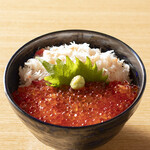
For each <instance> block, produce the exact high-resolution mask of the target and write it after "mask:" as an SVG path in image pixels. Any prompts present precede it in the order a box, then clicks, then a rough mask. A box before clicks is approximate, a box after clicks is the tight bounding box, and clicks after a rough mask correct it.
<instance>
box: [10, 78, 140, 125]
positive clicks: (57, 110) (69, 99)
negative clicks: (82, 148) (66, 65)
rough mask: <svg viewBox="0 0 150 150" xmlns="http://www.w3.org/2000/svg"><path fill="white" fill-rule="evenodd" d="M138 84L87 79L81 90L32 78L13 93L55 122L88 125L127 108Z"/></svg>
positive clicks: (23, 104) (25, 106) (32, 112)
mask: <svg viewBox="0 0 150 150" xmlns="http://www.w3.org/2000/svg"><path fill="white" fill-rule="evenodd" d="M137 92H138V87H137V86H135V85H130V84H129V83H128V82H126V81H124V82H117V81H114V82H110V83H109V84H105V83H101V82H91V83H86V84H85V87H84V88H82V89H80V90H73V89H71V88H70V86H65V85H64V86H62V87H60V88H55V87H51V86H47V85H46V84H45V81H44V80H42V81H33V82H32V84H31V85H30V86H28V87H19V88H18V90H17V91H15V92H14V93H13V97H14V100H15V102H16V103H17V104H18V105H19V107H21V108H22V109H23V110H24V111H26V112H27V113H28V114H30V115H31V116H33V117H35V118H37V119H39V120H42V121H44V122H48V123H51V124H55V125H61V126H73V127H75V126H87V125H92V124H97V123H101V122H104V121H106V120H109V119H111V118H113V117H115V116H117V115H119V114H120V113H121V112H123V111H124V110H126V109H127V108H128V107H129V106H130V105H131V104H132V103H133V101H134V99H135V98H136V96H137Z"/></svg>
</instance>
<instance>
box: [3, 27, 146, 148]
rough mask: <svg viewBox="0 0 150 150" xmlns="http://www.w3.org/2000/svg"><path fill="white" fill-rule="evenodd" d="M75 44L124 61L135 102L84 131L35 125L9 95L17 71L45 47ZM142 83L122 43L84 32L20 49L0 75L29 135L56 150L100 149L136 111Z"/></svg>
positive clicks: (140, 68) (139, 68)
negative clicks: (110, 52)
mask: <svg viewBox="0 0 150 150" xmlns="http://www.w3.org/2000/svg"><path fill="white" fill-rule="evenodd" d="M72 41H75V42H76V43H85V42H86V43H89V44H90V47H92V48H101V50H102V51H107V50H112V49H113V50H115V53H116V55H117V56H118V57H119V58H122V59H124V60H125V62H126V63H128V64H129V65H130V67H131V71H130V77H131V78H132V82H133V83H134V84H136V85H137V86H138V87H139V93H138V96H137V98H136V100H135V102H134V103H133V104H132V105H131V106H130V107H129V108H128V109H127V110H126V111H124V112H123V113H121V114H120V115H118V116H116V117H115V118H113V119H111V120H109V121H106V122H104V123H100V124H97V125H91V126H86V127H61V126H57V125H51V124H48V123H44V122H42V121H39V120H37V119H35V118H33V117H32V116H30V115H28V114H27V113H25V112H24V111H23V110H21V109H20V108H19V107H18V106H17V105H16V103H15V102H14V101H13V98H12V95H11V93H12V92H13V91H15V90H16V89H17V88H18V84H19V76H18V68H19V66H23V64H24V62H25V61H27V60H28V59H29V58H31V57H33V56H34V54H35V52H36V51H37V50H38V49H40V48H43V47H46V46H54V45H55V46H60V45H62V44H69V43H70V42H72ZM145 83H146V72H145V68H144V65H143V63H142V61H141V59H140V58H139V56H138V55H137V54H136V53H135V51H133V50H132V49H131V48H130V47H129V46H128V45H126V44H125V43H123V42H122V41H120V40H118V39H116V38H114V37H111V36H109V35H106V34H102V33H98V32H93V31H86V30H67V31H59V32H53V33H49V34H46V35H43V36H40V37H38V38H36V39H34V40H32V41H30V42H28V43H27V44H25V45H24V46H22V47H21V48H20V49H19V50H18V51H17V52H16V53H15V54H14V55H13V56H12V58H11V59H10V61H9V63H8V65H7V67H6V70H5V75H4V85H5V93H6V95H7V97H8V99H9V102H10V103H11V106H12V108H13V109H14V111H15V112H16V113H17V115H18V116H19V117H20V118H21V120H22V121H23V122H24V123H25V124H26V125H27V126H28V127H29V129H30V131H31V132H32V133H33V134H34V135H35V136H36V137H37V138H38V139H39V140H40V141H42V142H43V143H45V144H47V145H49V146H52V147H55V148H58V149H62V150H63V149H71V150H73V149H91V148H94V147H97V146H100V145H102V144H104V143H106V142H107V141H109V140H110V139H111V138H112V137H114V136H115V135H116V134H117V133H118V132H119V131H120V129H121V128H122V127H123V125H124V124H125V122H126V121H127V120H128V119H129V118H130V116H131V115H132V114H133V113H134V111H135V110H136V108H137V106H138V104H139V102H140V98H141V96H142V94H143V91H144V88H145Z"/></svg>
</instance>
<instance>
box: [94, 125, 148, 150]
mask: <svg viewBox="0 0 150 150" xmlns="http://www.w3.org/2000/svg"><path fill="white" fill-rule="evenodd" d="M146 130H148V131H149V129H148V126H147V127H146V126H145V127H143V128H142V129H139V128H137V127H136V126H135V125H128V126H125V127H124V128H123V129H122V130H121V131H120V133H119V134H118V135H117V136H116V137H114V138H113V139H112V140H111V141H110V142H108V143H106V144H105V145H103V146H102V147H99V148H96V149H94V150H143V149H144V150H149V148H150V132H149V134H148V132H146Z"/></svg>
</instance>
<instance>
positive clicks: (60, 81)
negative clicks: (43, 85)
mask: <svg viewBox="0 0 150 150" xmlns="http://www.w3.org/2000/svg"><path fill="white" fill-rule="evenodd" d="M37 59H38V60H40V61H41V63H42V65H43V66H44V67H45V69H46V70H47V72H48V73H49V74H50V76H47V77H45V78H44V80H45V81H48V82H50V84H49V85H50V86H54V87H59V86H61V85H70V81H71V80H72V79H73V77H75V76H77V75H81V76H82V77H84V79H85V82H96V81H101V82H106V80H107V78H108V76H107V75H105V76H104V75H103V69H101V70H99V71H98V69H97V65H96V63H95V64H94V65H92V62H91V60H90V58H89V57H87V58H86V62H85V63H83V62H82V61H80V60H79V59H78V58H76V62H75V63H74V62H73V61H72V60H71V59H70V58H69V57H68V56H66V63H65V64H64V63H63V61H62V60H60V59H57V60H56V63H57V64H56V65H53V64H50V63H48V62H46V61H44V60H41V59H40V58H37Z"/></svg>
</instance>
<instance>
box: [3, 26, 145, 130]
mask: <svg viewBox="0 0 150 150" xmlns="http://www.w3.org/2000/svg"><path fill="white" fill-rule="evenodd" d="M69 32H81V33H88V34H92V33H93V34H97V35H101V36H104V37H108V38H111V39H113V40H116V41H118V42H121V43H122V44H123V45H125V46H126V47H127V48H128V49H129V50H130V51H131V52H132V53H133V54H134V56H136V57H137V60H138V61H139V63H140V64H141V67H142V70H143V73H144V74H143V78H144V83H143V86H142V88H141V91H140V92H139V93H138V95H137V97H136V99H135V100H134V102H133V103H132V104H131V105H130V106H129V107H128V108H127V109H126V110H125V111H123V112H122V113H120V114H119V115H117V116H115V117H113V118H111V119H109V120H107V121H104V122H102V123H97V124H93V125H87V126H79V127H72V126H61V125H55V124H51V123H47V122H43V121H41V120H39V119H37V118H35V117H33V116H31V115H29V114H28V113H26V112H25V111H24V110H22V109H21V108H20V107H19V106H18V105H17V104H16V103H15V101H14V100H13V98H11V93H10V92H9V90H8V86H7V84H6V80H7V79H6V76H7V72H8V69H9V66H10V65H11V63H12V62H13V60H14V58H15V57H16V55H17V54H18V53H19V52H21V51H22V49H23V48H24V47H26V46H27V45H29V44H31V43H32V42H34V41H36V40H39V39H41V38H43V37H46V36H50V35H53V34H60V33H69ZM64 44H65V43H64ZM3 84H4V92H5V95H6V97H7V98H8V100H9V102H10V103H11V104H12V105H13V106H14V107H15V108H16V109H17V110H18V111H19V112H20V113H22V114H23V115H25V116H26V117H28V118H29V119H31V120H34V121H36V122H38V123H41V124H44V125H48V126H54V127H58V128H67V129H82V128H90V127H94V126H95V127H96V126H101V125H106V124H108V123H110V122H113V121H114V120H116V119H118V118H119V117H121V116H122V115H124V114H125V113H127V112H128V111H129V110H131V109H132V108H133V107H134V106H135V105H136V104H137V103H138V101H139V100H140V98H141V97H142V95H143V93H144V90H145V86H146V69H145V67H144V64H143V62H142V60H141V58H140V57H139V56H138V54H137V53H136V52H135V51H134V50H133V49H132V48H131V47H130V46H128V45H127V44H126V43H124V42H123V41H121V40H119V39H117V38H115V37H113V36H111V35H108V34H105V33H102V32H98V31H92V30H83V29H71V30H60V31H54V32H50V33H46V34H43V35H41V36H38V37H36V38H34V39H32V40H30V41H28V42H27V43H25V44H24V45H23V46H22V47H20V48H19V49H18V50H17V51H16V52H15V53H14V54H13V55H12V57H11V58H10V59H9V61H8V64H7V65H6V67H5V71H4V76H3Z"/></svg>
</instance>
